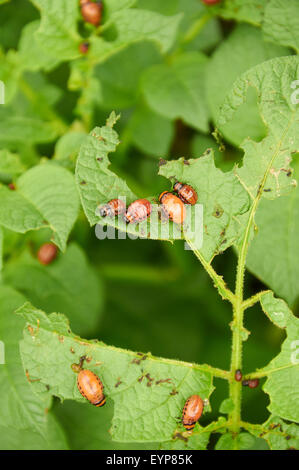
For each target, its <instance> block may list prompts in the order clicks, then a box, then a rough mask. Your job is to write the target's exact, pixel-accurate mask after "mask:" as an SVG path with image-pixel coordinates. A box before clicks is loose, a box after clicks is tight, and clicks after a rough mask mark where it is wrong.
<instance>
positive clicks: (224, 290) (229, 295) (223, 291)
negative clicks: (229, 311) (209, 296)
mask: <svg viewBox="0 0 299 470" xmlns="http://www.w3.org/2000/svg"><path fill="white" fill-rule="evenodd" d="M185 240H186V242H187V243H188V245H189V246H190V248H191V249H192V251H193V253H194V254H195V256H196V257H197V258H198V259H199V261H200V262H201V264H202V265H203V267H204V268H205V270H206V271H207V273H208V274H209V276H210V278H211V279H212V280H213V282H214V285H215V287H216V288H217V289H218V291H219V293H220V295H221V297H222V298H223V299H225V300H229V301H230V302H231V303H232V304H234V303H235V295H234V294H233V292H232V291H231V290H230V289H229V288H228V287H227V286H226V284H225V282H224V280H223V277H222V276H219V274H217V273H216V271H215V269H214V268H213V267H212V265H211V264H210V263H208V262H207V261H206V260H205V259H204V257H203V256H202V254H201V253H200V251H199V250H197V248H196V247H195V246H194V245H193V243H192V242H191V241H190V240H188V239H187V238H186V239H185Z"/></svg>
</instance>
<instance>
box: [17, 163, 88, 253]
mask: <svg viewBox="0 0 299 470" xmlns="http://www.w3.org/2000/svg"><path fill="white" fill-rule="evenodd" d="M17 188H18V193H20V194H21V195H22V197H23V199H25V200H26V201H30V202H31V203H32V204H33V205H34V207H35V208H36V211H38V212H39V214H40V215H41V216H42V217H43V220H45V221H46V223H48V224H49V227H50V228H51V229H52V231H53V241H54V243H56V244H57V246H58V247H59V248H60V249H61V250H62V251H64V250H65V247H66V242H67V238H68V235H69V233H70V231H71V229H72V227H73V224H74V223H75V220H76V218H77V215H78V211H79V198H78V194H77V190H76V186H75V182H74V178H73V175H72V174H71V173H70V172H69V171H67V170H66V169H64V168H62V167H59V166H57V165H55V164H51V163H44V164H42V165H38V166H35V167H33V168H31V169H30V170H28V171H27V172H26V173H24V174H23V175H22V176H21V177H20V178H19V179H18V181H17Z"/></svg>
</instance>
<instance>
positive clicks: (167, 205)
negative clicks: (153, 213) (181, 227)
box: [159, 191, 186, 224]
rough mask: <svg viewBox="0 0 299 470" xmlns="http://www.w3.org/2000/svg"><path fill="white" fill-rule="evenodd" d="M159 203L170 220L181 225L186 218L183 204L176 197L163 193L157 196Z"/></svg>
mask: <svg viewBox="0 0 299 470" xmlns="http://www.w3.org/2000/svg"><path fill="white" fill-rule="evenodd" d="M159 202H160V203H161V204H162V207H163V212H164V213H165V215H167V216H168V217H169V218H170V220H172V221H173V222H175V223H176V224H182V223H183V222H184V220H185V217H186V209H185V206H184V203H183V202H182V201H181V199H180V198H179V197H178V196H175V195H174V194H172V193H170V192H169V191H164V192H163V193H162V194H160V196H159Z"/></svg>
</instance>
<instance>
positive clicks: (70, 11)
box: [31, 0, 80, 61]
mask: <svg viewBox="0 0 299 470" xmlns="http://www.w3.org/2000/svg"><path fill="white" fill-rule="evenodd" d="M31 1H32V3H33V4H34V5H35V6H36V7H37V8H38V9H39V10H40V13H41V23H40V27H39V29H38V30H37V32H36V34H35V37H36V40H37V41H38V42H39V44H40V46H41V47H42V48H43V49H45V52H46V53H47V54H49V55H50V56H53V55H55V56H56V57H59V58H60V60H61V61H62V60H71V59H74V58H76V57H78V56H79V51H78V45H79V43H80V36H79V34H78V32H77V21H78V19H79V2H78V1H77V0H31Z"/></svg>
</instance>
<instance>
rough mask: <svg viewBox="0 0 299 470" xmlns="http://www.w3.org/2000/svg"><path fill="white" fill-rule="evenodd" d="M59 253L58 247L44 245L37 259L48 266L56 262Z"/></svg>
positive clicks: (48, 244)
mask: <svg viewBox="0 0 299 470" xmlns="http://www.w3.org/2000/svg"><path fill="white" fill-rule="evenodd" d="M57 253H58V248H57V246H56V245H54V244H53V243H44V244H43V245H42V246H41V247H40V249H39V250H38V253H37V259H38V261H39V262H40V263H41V264H43V265H45V266H46V265H47V264H50V263H52V261H54V259H55V258H56V256H57Z"/></svg>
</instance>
